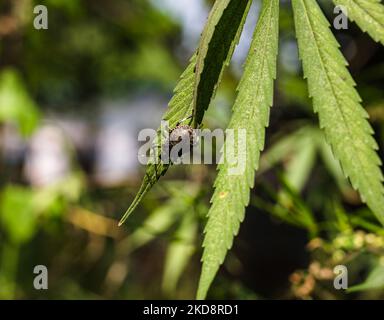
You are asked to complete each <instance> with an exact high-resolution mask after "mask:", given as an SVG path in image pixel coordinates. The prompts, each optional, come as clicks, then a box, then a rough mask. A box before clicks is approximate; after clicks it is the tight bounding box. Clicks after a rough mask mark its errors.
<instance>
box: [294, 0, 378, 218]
mask: <svg viewBox="0 0 384 320" xmlns="http://www.w3.org/2000/svg"><path fill="white" fill-rule="evenodd" d="M292 4H293V10H294V18H295V27H296V34H297V38H298V42H299V53H300V57H301V59H302V61H303V69H304V75H305V77H306V78H307V81H308V87H309V95H310V96H311V97H312V98H313V104H314V110H315V112H316V113H318V114H319V119H320V127H321V128H322V129H324V131H325V135H326V139H327V141H328V143H330V144H331V146H332V150H333V152H334V154H335V157H336V158H337V159H339V161H340V163H341V166H342V168H343V171H344V174H345V175H346V176H347V177H349V178H350V181H351V183H352V186H353V187H354V188H355V189H357V190H358V191H359V192H360V195H361V198H362V200H363V201H364V202H366V203H367V204H368V206H369V207H370V209H371V210H372V211H373V212H374V213H375V214H376V216H377V218H378V219H379V220H380V222H381V223H382V224H384V211H383V209H384V187H383V184H382V181H383V175H382V173H381V171H380V167H379V166H380V164H381V162H380V159H379V157H378V156H377V154H376V152H375V150H376V149H377V144H376V142H375V140H374V138H373V137H372V132H373V130H372V128H371V126H370V125H369V123H368V121H367V117H368V115H367V113H366V112H365V110H364V109H363V108H362V107H361V105H360V101H361V99H360V97H359V95H358V93H357V92H356V90H355V88H354V86H355V82H354V81H353V79H352V77H351V75H350V74H349V72H348V70H347V68H346V64H347V63H346V61H345V59H344V57H343V56H342V54H341V53H340V51H339V49H338V43H337V42H336V40H335V38H334V36H333V35H332V33H331V31H330V30H329V28H328V27H329V23H328V21H327V20H326V19H325V17H324V15H323V14H322V12H321V10H320V8H319V6H318V4H317V3H316V1H314V0H293V1H292Z"/></svg>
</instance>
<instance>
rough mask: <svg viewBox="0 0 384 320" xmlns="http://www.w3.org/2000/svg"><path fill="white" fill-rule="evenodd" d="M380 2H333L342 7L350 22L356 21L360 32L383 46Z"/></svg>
mask: <svg viewBox="0 0 384 320" xmlns="http://www.w3.org/2000/svg"><path fill="white" fill-rule="evenodd" d="M380 1H381V0H333V2H334V3H335V5H338V6H344V7H345V8H346V9H347V16H348V18H349V19H350V20H351V21H356V23H357V25H358V26H359V27H360V29H361V30H363V31H365V32H368V34H369V35H370V36H371V37H372V38H373V39H374V40H375V41H377V42H379V41H380V42H381V43H382V44H383V45H384V6H383V5H382V4H380Z"/></svg>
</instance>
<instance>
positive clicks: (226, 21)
mask: <svg viewBox="0 0 384 320" xmlns="http://www.w3.org/2000/svg"><path fill="white" fill-rule="evenodd" d="M251 2H252V1H249V0H221V1H216V2H215V4H214V5H213V8H212V10H211V13H210V16H209V18H208V22H207V24H206V27H205V28H204V31H203V33H202V35H201V40H200V45H199V48H198V57H197V62H196V78H195V92H194V113H195V114H194V125H195V127H197V126H198V125H199V124H200V123H201V121H202V120H203V116H204V112H205V111H206V110H207V108H208V106H209V103H210V102H211V99H212V97H213V92H215V91H216V88H217V85H218V80H217V79H220V78H221V75H222V72H223V70H224V69H223V65H224V66H226V65H228V63H229V61H230V59H231V57H232V53H233V50H234V49H235V45H234V43H235V44H237V43H238V41H239V39H240V35H241V32H242V26H243V25H244V22H245V19H246V17H247V13H248V10H249V6H250V4H251ZM238 26H240V28H239V27H238Z"/></svg>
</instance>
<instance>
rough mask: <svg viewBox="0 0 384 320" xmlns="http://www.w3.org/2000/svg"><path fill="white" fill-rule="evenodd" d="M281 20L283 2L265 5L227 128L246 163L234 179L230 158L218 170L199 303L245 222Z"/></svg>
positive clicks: (261, 144) (266, 116)
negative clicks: (243, 132) (243, 136)
mask: <svg viewBox="0 0 384 320" xmlns="http://www.w3.org/2000/svg"><path fill="white" fill-rule="evenodd" d="M278 17H279V1H278V0H265V1H264V2H263V8H262V12H261V15H260V18H259V21H258V23H257V27H256V30H255V33H254V36H253V40H252V44H251V48H250V50H249V54H248V58H247V61H246V64H245V69H244V74H243V77H242V79H241V81H240V84H239V87H238V96H237V98H236V101H235V104H234V107H233V115H232V118H231V121H230V124H229V126H228V128H229V129H234V132H235V139H234V141H236V143H235V154H238V155H239V159H242V158H243V160H244V162H245V163H244V165H245V171H244V172H243V173H241V174H237V175H236V174H231V169H232V168H231V166H232V165H231V164H230V163H229V162H228V161H227V160H228V159H227V158H226V159H225V160H224V163H223V164H221V165H219V170H220V171H219V173H218V176H217V179H216V181H215V192H214V194H213V197H212V200H211V201H212V206H211V208H210V210H209V213H208V217H209V218H208V222H207V225H206V228H205V239H204V243H203V246H204V253H203V257H202V261H203V266H202V273H201V277H200V283H199V288H198V292H197V298H198V299H204V298H205V296H206V294H207V291H208V288H209V286H210V284H211V282H212V281H213V278H214V276H215V274H216V272H217V271H218V269H219V266H220V265H221V264H222V263H223V261H224V258H225V255H226V252H227V250H228V249H230V248H231V246H232V242H233V238H234V236H235V235H236V234H237V232H238V230H239V225H240V222H241V221H242V220H243V219H244V211H245V209H244V207H245V206H247V205H248V203H249V188H252V187H253V184H254V176H255V169H257V167H258V162H259V155H260V151H261V150H262V149H263V147H264V136H265V127H266V126H267V125H268V119H269V107H270V106H271V105H272V100H273V79H274V78H275V76H276V55H277V47H278ZM244 129H245V130H246V143H245V145H242V143H241V142H239V141H238V140H237V139H236V138H239V132H240V131H241V130H244ZM231 143H232V141H228V138H227V141H226V143H225V145H224V150H225V149H226V147H227V146H229V147H232V145H231ZM244 147H245V148H246V149H244ZM240 153H243V154H240ZM239 161H241V160H239Z"/></svg>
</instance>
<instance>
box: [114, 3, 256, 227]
mask: <svg viewBox="0 0 384 320" xmlns="http://www.w3.org/2000/svg"><path fill="white" fill-rule="evenodd" d="M226 1H227V0H226ZM222 2H223V1H221V0H217V2H216V3H215V6H214V8H213V9H212V11H213V13H211V15H210V17H209V18H208V22H207V25H206V27H205V30H204V32H203V36H202V39H201V43H204V45H200V48H201V49H199V54H198V58H197V55H196V54H194V55H193V57H192V58H191V61H190V64H189V65H188V67H187V68H186V70H185V71H184V72H183V74H182V75H181V78H180V81H179V83H178V84H177V86H176V88H175V92H174V96H173V98H172V99H171V101H170V102H169V105H168V110H167V111H166V113H165V115H164V117H163V119H164V120H166V121H168V124H169V128H174V127H175V126H176V124H177V123H178V122H179V121H180V120H181V119H183V118H186V117H188V116H190V115H192V114H193V113H194V104H193V101H194V94H195V86H196V85H197V84H198V83H199V81H197V80H196V78H197V77H196V75H197V74H201V79H202V81H203V82H200V83H207V82H205V79H206V78H207V79H209V81H208V82H209V84H210V85H211V89H210V92H206V93H205V95H204V97H205V98H206V99H208V98H209V101H210V99H211V97H212V96H213V95H214V92H215V90H216V87H217V85H218V83H219V81H220V78H221V74H222V71H223V69H224V67H225V66H226V64H227V63H226V62H228V61H229V60H230V59H231V57H232V53H233V51H234V48H235V46H236V45H237V43H238V41H239V38H240V34H241V32H242V29H243V25H244V22H245V19H246V16H247V13H248V9H249V6H250V1H249V0H240V1H238V0H232V3H230V4H229V6H228V8H227V10H224V9H225V8H226V7H224V8H222V7H221V6H222ZM237 2H239V3H241V4H242V5H233V3H237ZM220 8H221V9H222V10H218V9H220ZM224 11H225V12H224ZM231 15H233V19H230V17H231ZM240 17H241V18H240ZM212 21H215V22H216V23H214V22H212ZM227 23H229V25H226V24H227ZM216 25H217V28H218V30H216ZM206 30H209V32H208V31H206ZM223 30H224V31H225V32H226V33H225V34H224V35H223V34H222V33H221V32H223ZM208 34H209V35H210V36H209V35H208ZM220 41H224V42H223V44H220V43H221V42H220ZM211 46H212V48H213V49H211ZM217 46H219V47H220V50H218V48H217ZM212 50H218V51H219V52H220V54H221V55H222V56H223V57H224V60H218V59H217V56H215V55H214V56H212V54H214V51H212ZM206 55H207V58H206V59H205V60H204V61H205V62H204V64H201V63H200V64H199V66H200V67H199V72H197V59H204V57H205V56H206ZM195 69H196V70H195ZM206 69H207V70H208V71H206ZM212 70H214V71H215V73H214V74H213V73H212V74H211V75H209V76H208V77H206V76H205V74H206V73H207V72H212ZM212 84H213V86H212ZM203 89H204V90H206V89H207V88H205V87H204V88H203ZM203 89H201V88H200V89H199V90H203ZM208 104H209V103H208ZM207 107H208V105H207ZM205 109H206V108H205ZM205 109H204V111H205ZM201 110H202V109H201ZM204 111H202V113H201V112H199V117H200V118H199V121H198V122H195V121H196V117H194V122H195V124H194V126H195V127H197V126H198V125H199V124H200V123H201V121H202V118H203V115H204ZM161 135H162V133H161V130H160V129H159V130H158V134H157V137H156V139H155V144H156V145H157V146H158V147H157V150H158V152H159V153H160V150H161V141H162V139H161ZM169 166H170V165H169V164H165V163H161V162H159V161H158V162H157V163H148V165H147V169H146V173H145V176H144V178H143V182H142V184H141V186H140V189H139V191H138V192H137V194H136V196H135V198H134V200H133V201H132V203H131V205H130V206H129V208H128V209H127V211H126V212H125V213H124V215H123V217H122V218H121V219H120V222H119V226H120V225H122V224H123V223H124V222H125V221H126V220H127V218H128V217H129V215H130V214H131V213H132V212H133V211H134V210H135V209H136V207H137V205H138V204H139V203H140V201H141V200H142V199H143V197H144V196H145V195H146V193H147V192H148V191H149V190H150V189H151V188H152V186H153V185H154V184H155V183H156V182H157V181H158V180H159V179H160V177H161V176H163V175H164V174H165V173H166V172H167V170H168V168H169Z"/></svg>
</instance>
